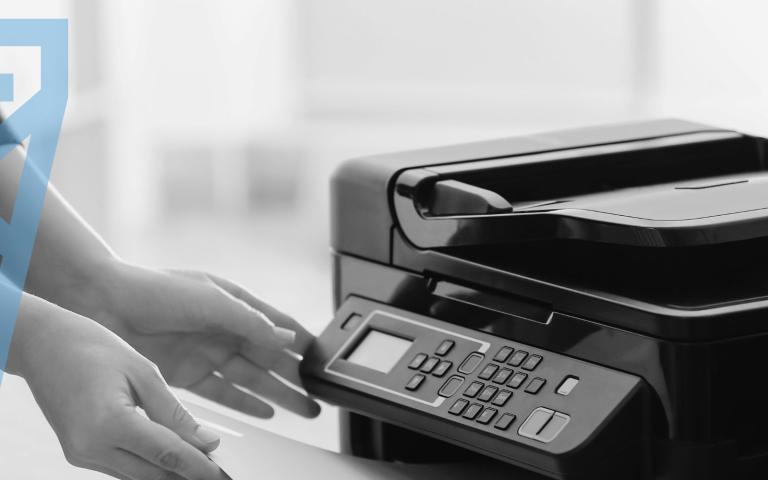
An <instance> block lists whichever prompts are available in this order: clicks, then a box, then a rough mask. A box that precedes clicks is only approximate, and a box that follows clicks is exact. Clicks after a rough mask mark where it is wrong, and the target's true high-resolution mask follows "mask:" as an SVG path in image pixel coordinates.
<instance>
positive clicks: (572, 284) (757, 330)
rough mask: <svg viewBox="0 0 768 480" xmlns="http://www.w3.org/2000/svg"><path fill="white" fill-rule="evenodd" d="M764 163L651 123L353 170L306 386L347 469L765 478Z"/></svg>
mask: <svg viewBox="0 0 768 480" xmlns="http://www.w3.org/2000/svg"><path fill="white" fill-rule="evenodd" d="M766 151H768V142H767V141H766V140H765V139H763V138H757V137H754V136H749V135H745V134H742V133H738V132H734V131H729V130H723V129H719V128H713V127H709V126H704V125H699V124H695V123H690V122H685V121H679V120H662V121H653V122H646V123H636V124H624V125H618V126H607V127H597V128H587V129H579V130H570V131H562V132H555V133H547V134H546V135H539V136H536V135H534V136H526V137H518V138H509V139H503V140H496V141H486V142H480V143H473V144H465V145H457V146H450V147H442V148H435V149H426V150H419V151H412V152H404V153H397V154H390V155H380V156H375V157H369V158H362V159H356V160H352V161H349V162H347V163H345V164H344V165H343V166H342V167H341V168H340V169H339V170H338V171H337V172H336V174H335V176H334V178H333V182H332V246H333V249H334V300H335V308H336V315H335V318H334V320H333V321H332V322H331V323H330V324H329V325H328V327H327V328H326V330H325V331H324V332H323V333H322V335H321V336H320V337H319V338H318V341H317V343H316V345H315V346H314V347H313V349H312V350H311V351H310V352H309V353H308V356H309V361H306V362H304V367H303V368H304V372H303V374H304V376H305V381H306V384H307V387H308V389H309V390H310V391H311V392H312V393H314V394H315V395H317V396H319V397H320V398H323V399H325V400H327V401H329V402H331V403H334V404H337V405H340V406H341V407H342V408H343V409H344V414H343V418H342V438H343V443H344V449H345V450H346V452H348V453H352V454H354V455H357V456H361V457H367V458H375V459H382V460H388V461H395V462H435V461H446V462H452V461H457V460H460V459H465V458H466V459H471V458H474V459H477V458H486V459H490V458H492V459H494V461H500V462H505V463H506V464H509V467H508V468H509V469H510V472H513V471H515V470H517V471H523V470H525V471H529V472H535V474H537V475H541V476H544V477H551V478H565V479H570V478H592V479H594V478H622V479H652V478H664V479H683V478H686V479H687V478H696V479H714V478H722V477H723V476H724V475H728V476H730V477H731V478H766V477H768V440H766V435H765V432H766V431H768V415H766V414H764V413H761V412H762V411H763V408H762V403H763V398H764V397H765V394H766V390H768V386H767V384H766V382H764V381H763V380H762V378H761V372H762V371H763V369H764V368H765V367H766V366H767V365H768V358H766V357H765V356H764V352H768V335H767V332H768V321H766V320H767V319H768V318H767V317H766V314H767V313H768V312H766V310H768V274H766V273H765V271H766V267H765V266H766V265H768V156H767V154H766ZM510 478H514V474H512V473H511V474H510Z"/></svg>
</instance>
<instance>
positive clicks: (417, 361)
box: [408, 353, 427, 370]
mask: <svg viewBox="0 0 768 480" xmlns="http://www.w3.org/2000/svg"><path fill="white" fill-rule="evenodd" d="M426 359H427V354H426V353H419V354H417V355H416V356H415V357H413V360H411V363H409V364H408V368H410V369H411V370H418V369H419V367H421V364H422V363H424V360H426Z"/></svg>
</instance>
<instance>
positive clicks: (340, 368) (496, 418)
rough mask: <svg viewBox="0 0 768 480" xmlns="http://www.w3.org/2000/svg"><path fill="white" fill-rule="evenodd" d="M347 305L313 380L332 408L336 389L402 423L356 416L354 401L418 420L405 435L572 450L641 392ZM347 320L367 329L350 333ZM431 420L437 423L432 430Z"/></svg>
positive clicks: (485, 340)
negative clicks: (355, 317)
mask: <svg viewBox="0 0 768 480" xmlns="http://www.w3.org/2000/svg"><path fill="white" fill-rule="evenodd" d="M347 302H348V303H347V304H345V305H348V306H346V308H345V307H342V309H340V311H339V315H338V316H337V318H336V320H334V322H333V323H331V325H330V326H329V327H328V328H327V329H326V331H325V332H323V334H322V335H321V336H320V337H319V338H318V341H317V342H316V344H315V346H314V347H313V350H312V351H311V355H312V358H311V359H310V361H309V362H304V363H305V364H306V365H307V366H308V367H307V368H310V369H311V370H310V371H309V373H308V374H309V375H310V377H314V378H317V379H322V382H323V383H322V384H323V385H325V386H326V387H323V389H322V390H321V391H320V392H319V393H320V394H321V397H322V398H326V399H329V400H331V401H332V402H333V401H334V398H333V397H332V396H331V397H330V398H329V397H328V394H329V393H328V392H330V391H333V389H334V388H338V389H340V390H339V395H340V396H339V397H338V398H339V400H338V402H339V403H340V404H341V405H342V406H346V407H347V408H351V409H357V411H360V412H362V413H367V414H369V415H372V416H378V417H379V418H383V419H385V420H390V421H393V422H395V423H397V421H398V419H397V417H396V416H393V415H392V414H391V413H377V410H376V409H377V408H378V407H373V406H371V407H370V411H369V410H368V409H367V407H366V408H363V407H359V408H356V404H355V403H354V399H358V401H361V402H362V403H361V405H368V403H366V402H368V399H370V401H372V402H374V403H375V402H381V403H386V404H387V405H389V407H388V408H395V409H397V408H401V409H403V411H404V412H419V415H421V416H420V417H419V418H418V419H413V418H412V420H411V421H410V422H408V423H407V426H409V427H410V428H417V429H419V428H422V429H424V430H425V431H427V432H432V431H434V429H435V428H437V429H441V431H442V429H444V428H448V427H447V426H446V425H453V427H452V428H455V429H456V430H455V433H454V434H453V435H454V438H455V439H456V441H458V442H460V443H462V442H463V440H462V439H463V438H465V437H464V435H465V434H466V431H467V429H471V430H473V431H477V433H478V434H480V435H483V436H487V437H489V438H494V439H496V440H494V441H497V442H499V443H498V445H497V447H493V448H494V449H495V448H498V449H499V450H498V453H499V455H501V456H505V455H506V453H504V452H506V451H509V448H510V445H519V446H520V448H524V449H536V450H542V451H547V452H566V451H572V449H574V448H576V447H577V446H578V445H580V444H581V443H583V442H588V441H590V439H591V438H593V434H592V433H591V432H594V431H595V430H597V429H598V428H600V427H601V425H602V424H603V423H605V422H609V421H610V419H611V418H612V415H613V414H612V412H613V411H614V410H617V409H620V408H622V406H623V405H624V404H625V399H626V398H627V396H628V395H634V394H635V393H636V391H637V389H638V388H639V385H640V384H641V380H640V379H639V378H638V377H634V376H631V375H627V374H625V373H623V372H617V371H614V370H610V369H607V368H605V367H602V366H599V365H594V364H591V363H588V362H584V361H581V360H578V359H575V358H572V357H568V356H565V355H562V354H558V353H555V352H550V351H546V350H543V349H541V348H538V347H534V346H531V345H527V344H522V343H520V342H517V341H515V340H513V339H507V338H501V337H497V336H494V335H491V334H488V333H486V332H482V331H476V330H471V329H467V328H464V327H461V326H458V325H454V324H450V323H447V322H444V321H441V320H438V319H435V318H431V317H426V316H423V315H418V314H414V313H411V312H408V311H405V310H400V309H397V308H394V307H391V306H388V305H383V304H380V303H377V302H372V301H368V300H363V299H357V298H353V299H351V300H348V301H347ZM350 313H357V314H359V315H361V316H362V317H363V319H364V320H363V321H362V322H360V324H359V325H357V326H355V328H354V329H343V328H342V323H343V320H344V319H346V318H348V317H349V314H350ZM374 333H375V335H373V334H374ZM371 345H373V347H375V348H372V347H371ZM313 382H314V380H313ZM314 385H317V384H316V383H314ZM345 392H346V393H345ZM356 395H358V396H356ZM383 411H384V410H383ZM386 411H387V412H391V410H386ZM534 412H538V413H536V415H535V416H533V417H532V415H533V414H534ZM431 417H434V421H435V422H437V423H436V424H434V425H431V426H430V425H428V422H429V420H428V419H429V418H431ZM531 418H533V419H531ZM518 419H520V420H518ZM553 419H554V420H553ZM413 422H416V423H415V424H414V423H413ZM422 422H425V423H423V425H422ZM446 422H447V424H446ZM537 422H538V423H537ZM524 425H525V427H524ZM450 437H451V435H450V434H449V435H448V438H450ZM483 448H491V447H483Z"/></svg>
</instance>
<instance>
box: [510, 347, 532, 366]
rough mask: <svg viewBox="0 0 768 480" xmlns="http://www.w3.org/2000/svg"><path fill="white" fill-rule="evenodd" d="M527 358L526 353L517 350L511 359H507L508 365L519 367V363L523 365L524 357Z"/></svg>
mask: <svg viewBox="0 0 768 480" xmlns="http://www.w3.org/2000/svg"><path fill="white" fill-rule="evenodd" d="M527 356H528V352H524V351H522V350H518V351H516V352H515V354H514V355H512V358H510V359H509V362H507V363H509V364H510V365H512V366H513V367H519V366H520V364H521V363H523V360H525V357H527Z"/></svg>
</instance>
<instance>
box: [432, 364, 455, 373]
mask: <svg viewBox="0 0 768 480" xmlns="http://www.w3.org/2000/svg"><path fill="white" fill-rule="evenodd" d="M452 366H453V364H452V363H451V362H449V361H448V360H443V361H442V362H440V363H438V364H437V367H435V369H434V370H433V371H432V375H434V376H436V377H442V376H443V375H445V374H446V373H448V370H450V369H451V367H452Z"/></svg>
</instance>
